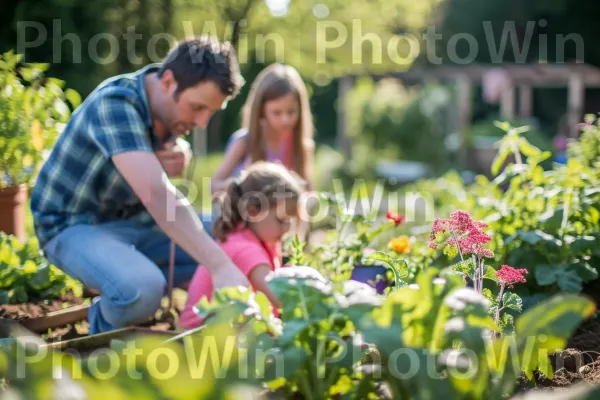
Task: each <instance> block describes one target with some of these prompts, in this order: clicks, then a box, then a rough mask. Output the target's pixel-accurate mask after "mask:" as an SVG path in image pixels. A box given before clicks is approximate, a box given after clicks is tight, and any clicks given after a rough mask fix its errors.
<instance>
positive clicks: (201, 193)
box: [172, 153, 223, 212]
mask: <svg viewBox="0 0 600 400" xmlns="http://www.w3.org/2000/svg"><path fill="white" fill-rule="evenodd" d="M221 161H223V153H212V154H209V155H207V156H204V157H194V158H193V159H192V161H191V162H190V165H189V166H188V168H187V169H186V171H184V173H183V177H182V178H177V179H173V180H172V182H173V183H174V184H175V186H177V188H178V189H179V190H181V191H182V193H183V194H185V195H186V197H187V198H188V199H189V200H190V202H191V203H192V206H193V207H194V208H196V209H197V210H201V211H203V212H210V210H211V198H212V197H211V193H210V182H211V179H212V177H213V175H214V173H215V172H216V171H217V169H218V168H219V165H221Z"/></svg>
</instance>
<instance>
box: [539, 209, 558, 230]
mask: <svg viewBox="0 0 600 400" xmlns="http://www.w3.org/2000/svg"><path fill="white" fill-rule="evenodd" d="M563 213H564V209H563V207H562V206H560V207H556V208H550V209H548V211H546V212H545V213H544V214H542V215H540V218H539V219H538V221H539V222H540V224H542V225H543V227H544V229H545V230H546V231H549V232H558V230H559V229H560V225H561V223H562V220H563Z"/></svg>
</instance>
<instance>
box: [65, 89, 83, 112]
mask: <svg viewBox="0 0 600 400" xmlns="http://www.w3.org/2000/svg"><path fill="white" fill-rule="evenodd" d="M65 98H66V99H67V100H69V103H71V106H72V107H73V108H74V109H75V108H77V107H79V105H80V104H81V96H80V95H79V93H77V91H75V90H73V89H67V90H65Z"/></svg>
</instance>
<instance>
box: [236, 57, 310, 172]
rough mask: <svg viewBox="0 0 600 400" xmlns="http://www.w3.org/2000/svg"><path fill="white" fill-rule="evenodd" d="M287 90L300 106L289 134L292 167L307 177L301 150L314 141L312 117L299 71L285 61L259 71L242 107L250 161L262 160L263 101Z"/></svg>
mask: <svg viewBox="0 0 600 400" xmlns="http://www.w3.org/2000/svg"><path fill="white" fill-rule="evenodd" d="M288 94H295V95H296V98H297V99H298V104H299V107H300V116H299V120H298V124H296V126H295V127H294V134H293V138H292V146H293V149H294V151H292V159H291V167H292V170H293V171H295V172H296V173H297V174H298V175H300V176H301V177H302V178H303V179H308V178H309V177H308V172H307V165H306V160H305V153H304V150H305V149H307V148H310V147H312V145H313V119H312V113H311V111H310V104H309V101H308V91H307V89H306V85H305V84H304V81H303V80H302V77H301V76H300V74H299V73H298V71H297V70H296V69H295V68H294V67H292V66H290V65H284V64H278V63H275V64H271V65H269V66H268V67H266V68H265V69H264V70H262V71H261V72H260V74H258V76H257V77H256V80H255V81H254V82H253V84H252V86H251V88H250V93H249V94H248V98H247V100H246V103H245V104H244V107H243V110H242V126H243V128H245V129H246V130H248V138H249V141H248V150H249V151H248V153H249V154H250V162H251V163H254V162H257V161H261V160H265V159H266V154H265V146H264V139H263V135H262V129H261V123H260V120H261V118H262V117H263V114H264V106H265V103H266V102H268V101H271V100H275V99H278V98H280V97H282V96H285V95H288Z"/></svg>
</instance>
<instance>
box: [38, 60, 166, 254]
mask: <svg viewBox="0 0 600 400" xmlns="http://www.w3.org/2000/svg"><path fill="white" fill-rule="evenodd" d="M158 68H159V65H156V64H152V65H149V66H146V67H145V68H143V69H141V70H139V71H136V72H134V73H131V74H124V75H119V76H116V77H113V78H111V79H109V80H106V81H104V82H103V83H102V84H100V85H99V86H98V88H96V89H95V90H94V91H93V92H92V93H91V94H90V95H89V96H88V97H87V98H86V100H85V101H84V102H83V103H82V104H81V105H80V106H79V107H78V108H77V109H76V110H75V112H74V113H73V115H72V117H71V120H70V121H69V123H68V124H67V125H66V127H65V129H64V131H63V132H62V133H61V135H60V136H59V138H58V140H57V142H56V145H55V146H54V148H53V149H52V152H51V153H50V155H49V157H48V159H47V160H46V161H45V163H44V165H43V166H42V168H41V170H40V173H39V175H38V177H37V179H36V183H35V187H34V189H33V191H32V195H31V209H32V212H33V218H34V226H35V231H36V235H37V237H38V239H39V241H40V246H44V245H45V244H46V243H47V242H48V241H49V240H50V239H52V238H53V237H54V236H56V235H57V234H58V233H60V232H61V230H63V229H65V228H67V227H69V226H72V225H75V224H97V223H103V222H110V221H114V220H117V219H133V220H136V221H139V222H140V223H141V224H144V225H147V226H151V225H153V224H154V220H153V219H152V217H151V216H150V214H149V213H148V212H147V211H146V209H145V207H144V206H143V204H142V203H141V201H140V199H139V198H138V197H137V195H136V194H135V193H134V192H133V190H132V189H131V187H130V186H129V184H128V183H127V182H126V181H125V180H124V179H123V178H122V177H121V175H120V174H119V172H118V171H117V169H116V167H115V166H114V164H113V162H112V161H111V157H112V156H114V155H115V154H119V153H122V152H127V151H135V150H137V151H148V152H153V151H155V150H158V148H159V146H160V140H159V139H158V137H157V136H155V134H154V131H153V128H152V116H151V113H150V106H149V104H148V98H147V96H146V91H145V85H144V75H145V74H146V73H147V72H151V71H155V70H157V69H158Z"/></svg>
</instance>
